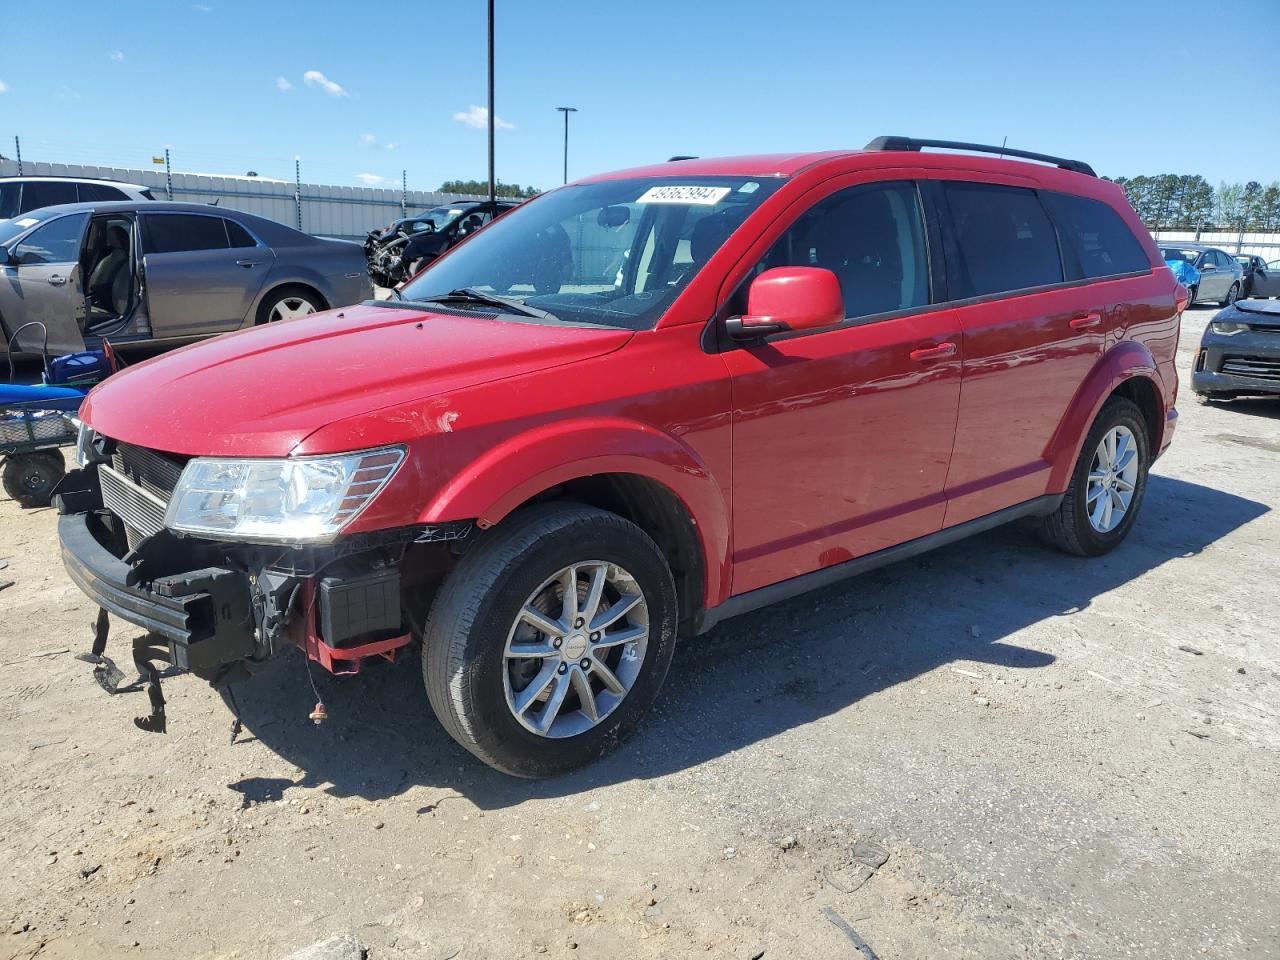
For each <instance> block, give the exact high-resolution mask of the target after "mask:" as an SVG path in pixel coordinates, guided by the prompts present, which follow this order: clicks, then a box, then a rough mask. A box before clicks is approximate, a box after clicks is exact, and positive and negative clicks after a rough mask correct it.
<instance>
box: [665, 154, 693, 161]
mask: <svg viewBox="0 0 1280 960" xmlns="http://www.w3.org/2000/svg"><path fill="white" fill-rule="evenodd" d="M697 159H698V158H697V157H686V156H684V155H683V154H676V156H674V157H667V163H675V162H676V161H677V160H697Z"/></svg>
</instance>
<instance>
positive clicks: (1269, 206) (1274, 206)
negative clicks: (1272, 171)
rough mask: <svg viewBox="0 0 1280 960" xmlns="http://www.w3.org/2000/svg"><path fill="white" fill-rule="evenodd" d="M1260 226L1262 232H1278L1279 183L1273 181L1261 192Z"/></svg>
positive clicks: (1279, 223) (1279, 210)
mask: <svg viewBox="0 0 1280 960" xmlns="http://www.w3.org/2000/svg"><path fill="white" fill-rule="evenodd" d="M1261 225H1262V229H1263V230H1280V182H1277V181H1275V180H1273V181H1271V182H1270V183H1269V184H1267V186H1266V189H1265V190H1263V191H1262V220H1261Z"/></svg>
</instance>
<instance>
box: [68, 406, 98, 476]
mask: <svg viewBox="0 0 1280 960" xmlns="http://www.w3.org/2000/svg"><path fill="white" fill-rule="evenodd" d="M71 422H72V423H74V424H75V425H76V466H78V467H83V466H84V465H85V464H86V463H88V462H89V460H90V459H91V457H92V454H93V451H92V450H91V449H90V444H92V443H93V427H91V426H89V425H88V424H87V423H85V422H84V421H83V420H79V419H77V418H75V417H72V418H71Z"/></svg>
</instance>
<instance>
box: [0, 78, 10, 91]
mask: <svg viewBox="0 0 1280 960" xmlns="http://www.w3.org/2000/svg"><path fill="white" fill-rule="evenodd" d="M8 92H9V85H8V84H7V83H5V82H4V81H3V80H0V93H8Z"/></svg>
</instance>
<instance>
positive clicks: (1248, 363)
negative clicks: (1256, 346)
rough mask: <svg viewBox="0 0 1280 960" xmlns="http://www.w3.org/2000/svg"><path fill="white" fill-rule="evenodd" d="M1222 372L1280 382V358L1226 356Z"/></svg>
mask: <svg viewBox="0 0 1280 960" xmlns="http://www.w3.org/2000/svg"><path fill="white" fill-rule="evenodd" d="M1222 372H1223V373H1230V374H1234V375H1235V376H1237V377H1252V378H1253V379H1255V380H1270V381H1273V382H1276V383H1280V359H1268V358H1263V357H1226V358H1225V359H1223V361H1222Z"/></svg>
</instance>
